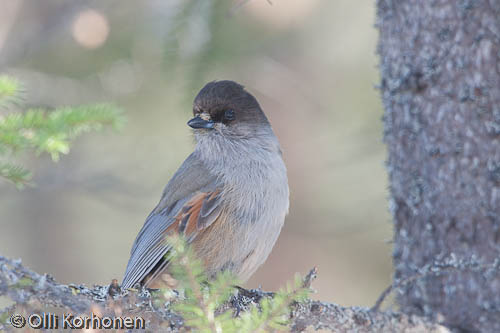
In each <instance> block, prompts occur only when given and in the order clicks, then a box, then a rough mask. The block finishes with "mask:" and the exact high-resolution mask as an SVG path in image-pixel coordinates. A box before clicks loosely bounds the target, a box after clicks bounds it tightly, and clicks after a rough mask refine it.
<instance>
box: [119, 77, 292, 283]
mask: <svg viewBox="0 0 500 333" xmlns="http://www.w3.org/2000/svg"><path fill="white" fill-rule="evenodd" d="M187 125H188V126H189V127H191V129H192V132H193V133H194V139H195V147H194V151H193V152H192V153H191V154H190V155H189V156H188V157H187V158H186V160H185V161H184V162H183V163H182V165H181V166H180V167H179V169H178V170H177V171H176V172H175V174H174V175H173V176H172V178H171V179H170V181H169V182H168V183H167V185H166V187H165V189H164V190H163V194H162V196H161V198H160V201H159V203H158V204H157V206H156V207H155V208H154V209H153V211H152V212H151V213H150V214H149V216H148V217H147V218H146V221H145V223H144V225H143V226H142V228H141V230H140V231H139V234H138V235H137V237H136V239H135V241H134V243H133V245H132V249H131V251H130V259H129V261H128V264H127V268H126V270H125V274H124V277H123V281H122V289H128V288H137V287H146V288H167V287H168V288H172V283H171V281H172V276H171V275H170V274H169V260H168V253H169V251H170V250H171V249H172V246H171V244H168V242H166V241H165V238H166V236H168V235H175V234H177V235H181V236H183V237H184V238H185V239H186V241H187V243H188V244H189V245H190V246H191V247H192V249H193V250H194V253H195V254H196V256H197V258H198V259H199V260H200V261H201V263H202V264H203V267H204V269H205V273H206V275H207V276H208V277H209V278H210V277H212V278H213V277H215V275H216V274H217V273H218V272H221V271H224V270H228V271H230V272H232V273H233V274H234V275H235V276H236V277H237V278H238V279H239V281H240V282H245V281H247V280H248V279H249V277H250V276H251V275H252V274H253V273H254V272H255V271H256V270H257V268H258V267H259V266H261V265H262V264H263V263H264V262H265V260H266V259H267V257H268V256H269V254H270V252H271V250H272V248H273V246H274V244H275V242H276V240H277V239H278V236H279V234H280V231H281V229H282V227H283V224H284V221H285V216H286V215H287V214H288V210H289V187H288V178H287V170H286V166H285V163H284V160H283V154H282V150H281V148H280V144H279V141H278V139H277V137H276V135H275V134H274V131H273V129H272V127H271V124H270V122H269V120H268V118H267V117H266V115H265V114H264V112H263V110H262V108H261V106H260V105H259V103H258V101H257V99H256V98H255V97H254V96H253V95H252V94H251V93H249V92H248V91H247V90H246V89H245V87H243V86H242V85H240V84H239V83H236V82H234V81H230V80H219V81H212V82H209V83H207V84H206V85H205V86H204V87H203V88H202V89H201V90H200V91H199V93H198V94H197V95H196V97H195V99H194V102H193V118H192V119H191V120H189V121H188V122H187Z"/></svg>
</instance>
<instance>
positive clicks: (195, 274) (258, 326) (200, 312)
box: [166, 236, 309, 332]
mask: <svg viewBox="0 0 500 333" xmlns="http://www.w3.org/2000/svg"><path fill="white" fill-rule="evenodd" d="M166 241H167V243H168V244H170V246H171V250H170V252H169V254H168V256H167V258H168V260H169V261H170V264H169V272H170V273H171V274H172V275H173V277H174V278H175V279H176V280H177V281H179V282H180V284H181V285H180V287H181V288H183V290H184V296H185V297H184V299H182V300H180V301H177V302H175V303H174V304H173V307H172V308H173V310H174V311H176V312H177V313H179V314H180V315H181V316H182V317H183V318H184V320H185V321H186V325H187V326H189V327H191V328H193V329H194V330H195V331H199V332H268V331H287V330H288V329H289V327H288V326H287V325H288V317H289V314H290V305H291V304H292V303H294V302H300V301H302V300H304V299H305V298H307V296H308V294H309V288H307V287H305V286H304V280H303V279H302V278H301V277H300V276H299V275H297V276H296V277H295V280H294V283H288V284H287V285H286V287H285V288H284V289H281V290H280V291H279V292H278V293H276V294H275V296H274V297H273V298H267V297H264V298H263V299H262V300H261V303H260V304H259V306H253V307H252V308H251V309H250V310H249V311H247V312H245V313H243V314H241V315H240V317H237V318H234V316H233V313H232V312H231V311H226V312H224V313H222V314H216V311H217V309H218V308H220V307H221V305H223V304H224V303H226V302H228V301H229V299H230V297H231V295H233V293H234V286H235V285H238V281H237V279H236V278H235V277H234V275H232V274H231V273H230V272H228V271H224V272H221V273H219V274H217V275H216V276H215V277H214V278H212V279H207V277H206V274H205V273H204V272H203V266H202V264H201V262H200V261H199V260H198V259H197V258H196V257H195V253H194V251H193V250H192V249H191V247H190V246H189V245H188V244H187V243H186V242H185V241H184V240H183V239H182V238H180V237H179V236H169V237H167V240H166Z"/></svg>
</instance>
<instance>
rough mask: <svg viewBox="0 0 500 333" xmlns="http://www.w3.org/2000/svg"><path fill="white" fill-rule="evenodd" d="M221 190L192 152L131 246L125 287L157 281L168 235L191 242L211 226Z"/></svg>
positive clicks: (217, 207)
mask: <svg viewBox="0 0 500 333" xmlns="http://www.w3.org/2000/svg"><path fill="white" fill-rule="evenodd" d="M220 193H221V189H220V186H218V182H217V178H216V177H215V176H213V175H211V174H210V173H209V172H208V170H207V169H206V168H205V167H204V166H203V164H202V163H201V162H200V161H199V159H198V158H197V157H196V156H195V155H193V154H191V155H190V156H189V157H188V158H187V159H186V161H184V163H183V164H182V166H181V167H180V168H179V170H178V171H177V172H176V173H175V175H174V176H173V177H172V179H171V180H170V182H169V183H168V184H167V186H166V187H165V190H164V192H163V196H162V198H161V200H160V202H159V203H158V205H157V206H156V208H155V209H154V210H153V211H152V212H151V214H149V216H148V218H147V219H146V222H145V223H144V226H143V227H142V229H141V231H140V232H139V234H138V235H137V238H136V240H135V242H134V245H133V246H132V251H131V253H130V259H129V262H128V265H127V269H126V271H125V276H124V278H123V282H122V288H124V289H127V288H131V287H133V286H135V284H137V283H142V282H143V280H144V279H145V278H146V277H147V279H148V281H152V280H154V278H155V277H156V275H157V274H159V273H160V272H161V271H162V269H163V268H164V267H165V266H166V265H167V264H168V262H167V261H166V260H164V257H165V255H166V254H167V252H168V251H169V249H170V246H169V245H168V244H167V243H166V242H165V236H167V235H170V234H173V233H179V234H182V235H184V237H185V238H186V239H187V240H188V242H190V241H192V240H193V239H194V238H195V237H196V235H197V234H198V233H199V231H200V230H202V229H204V228H207V227H208V226H210V225H211V224H212V223H213V222H214V221H215V220H216V219H217V217H218V216H219V215H220V213H221V210H222V204H221V195H220Z"/></svg>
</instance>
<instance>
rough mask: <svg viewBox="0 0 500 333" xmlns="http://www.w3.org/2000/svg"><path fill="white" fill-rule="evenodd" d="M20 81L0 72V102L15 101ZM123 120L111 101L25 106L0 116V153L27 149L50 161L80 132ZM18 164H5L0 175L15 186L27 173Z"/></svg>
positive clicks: (119, 124)
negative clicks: (65, 105) (11, 165)
mask: <svg viewBox="0 0 500 333" xmlns="http://www.w3.org/2000/svg"><path fill="white" fill-rule="evenodd" d="M20 91H21V85H20V84H19V83H18V82H17V81H16V80H15V79H12V78H10V77H7V76H0V106H1V105H6V104H8V103H7V102H10V101H15V100H16V98H17V96H18V95H19V92H20ZM122 124H123V116H122V111H121V109H119V108H117V107H115V106H113V105H111V104H96V105H83V106H76V107H61V108H57V109H55V110H52V111H47V110H43V109H28V110H27V111H26V112H16V111H12V112H10V113H7V114H6V115H5V116H0V157H1V156H5V155H6V154H10V153H19V152H24V151H27V150H32V151H35V152H36V153H37V154H41V153H48V154H49V155H50V156H51V158H52V160H53V161H58V160H59V158H60V155H61V154H68V153H69V151H70V147H71V144H72V142H73V141H74V140H75V139H76V138H77V137H78V136H80V135H82V134H84V133H87V132H90V131H98V130H101V129H103V128H104V127H112V128H119V127H120V126H121V125H122ZM26 172H27V171H26V170H24V169H22V168H20V169H16V168H13V167H5V168H4V172H3V173H0V177H4V178H7V179H9V180H11V181H13V182H14V183H15V184H16V185H17V186H18V187H21V184H24V183H25V179H26V178H27V177H28V176H30V175H31V174H29V173H26Z"/></svg>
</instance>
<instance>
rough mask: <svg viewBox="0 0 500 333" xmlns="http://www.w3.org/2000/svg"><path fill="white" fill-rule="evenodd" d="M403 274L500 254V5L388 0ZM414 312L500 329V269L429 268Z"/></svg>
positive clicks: (404, 295) (385, 30)
mask: <svg viewBox="0 0 500 333" xmlns="http://www.w3.org/2000/svg"><path fill="white" fill-rule="evenodd" d="M377 26H378V28H379V30H380V41H379V50H378V52H379V55H380V70H381V87H380V88H381V94H382V98H383V104H384V109H385V113H384V123H385V133H384V137H385V142H386V144H387V146H388V161H387V168H388V171H389V178H390V192H391V202H390V209H391V212H392V214H393V218H394V223H395V234H394V253H393V260H394V266H395V276H394V280H395V281H400V280H404V279H408V278H409V277H411V276H414V275H419V274H420V270H421V269H422V268H423V267H425V266H426V265H427V266H428V265H431V264H432V262H435V261H436V260H437V261H440V260H443V259H444V258H450V256H451V257H453V258H456V260H458V261H460V260H473V261H476V262H478V265H488V264H490V263H492V262H494V261H495V260H496V259H498V258H500V187H499V186H500V1H498V0H457V1H455V0H427V1H421V0H397V1H396V0H394V1H391V0H378V1H377ZM422 276H423V277H422V278H418V279H414V281H413V282H412V283H408V284H405V286H403V287H402V288H401V289H400V293H399V296H398V303H399V304H400V306H401V309H402V311H403V312H405V313H407V314H415V315H420V316H427V317H431V318H441V317H443V318H444V323H445V324H446V325H447V326H449V327H451V328H455V329H456V330H457V331H474V332H475V331H483V332H500V275H499V273H498V270H496V271H495V270H494V271H490V273H486V272H484V271H474V270H467V269H465V270H460V269H457V270H449V271H447V272H443V274H437V275H428V274H422Z"/></svg>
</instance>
